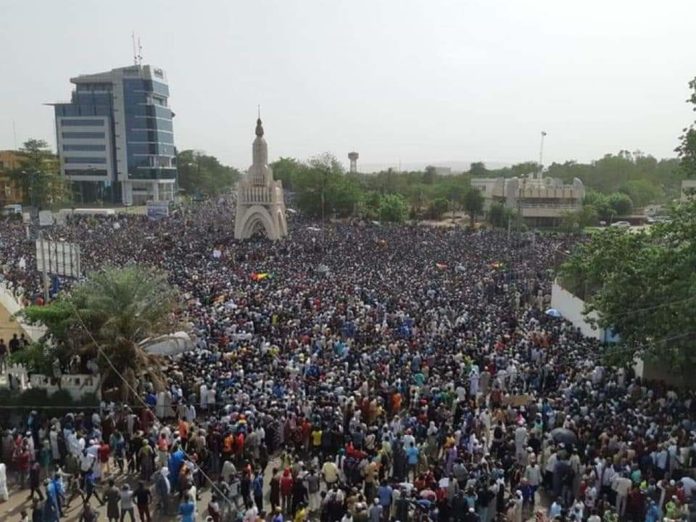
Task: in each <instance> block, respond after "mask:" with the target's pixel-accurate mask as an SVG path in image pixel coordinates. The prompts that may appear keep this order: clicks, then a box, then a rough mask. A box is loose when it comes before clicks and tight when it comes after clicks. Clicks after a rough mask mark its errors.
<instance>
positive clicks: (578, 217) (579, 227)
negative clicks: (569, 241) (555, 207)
mask: <svg viewBox="0 0 696 522" xmlns="http://www.w3.org/2000/svg"><path fill="white" fill-rule="evenodd" d="M598 223H599V216H598V215H597V210H596V209H595V208H594V207H593V206H592V205H584V206H583V207H582V209H581V210H579V211H577V212H566V213H565V214H564V215H563V218H562V219H561V229H562V230H563V231H564V232H566V233H569V234H580V233H582V231H583V229H584V228H585V227H591V226H595V225H597V224H598Z"/></svg>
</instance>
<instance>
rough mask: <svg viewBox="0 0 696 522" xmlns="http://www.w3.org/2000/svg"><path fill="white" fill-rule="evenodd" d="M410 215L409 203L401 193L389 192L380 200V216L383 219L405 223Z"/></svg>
mask: <svg viewBox="0 0 696 522" xmlns="http://www.w3.org/2000/svg"><path fill="white" fill-rule="evenodd" d="M407 216H408V205H407V204H406V201H404V198H403V197H402V196H401V195H400V194H387V195H385V196H382V198H381V199H380V202H379V218H380V219H381V220H382V221H388V222H392V223H403V222H404V220H405V219H406V217H407Z"/></svg>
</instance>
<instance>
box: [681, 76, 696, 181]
mask: <svg viewBox="0 0 696 522" xmlns="http://www.w3.org/2000/svg"><path fill="white" fill-rule="evenodd" d="M689 90H690V91H691V92H690V93H689V99H688V100H686V101H687V103H690V104H691V105H692V110H694V111H696V78H694V79H693V80H691V81H690V82H689ZM679 140H680V143H679V146H678V147H677V148H676V153H677V156H678V157H679V167H680V169H681V171H682V173H683V174H684V176H685V177H687V178H694V177H696V122H695V123H692V124H691V125H689V126H688V127H687V128H685V129H684V131H683V134H682V135H681V136H680V138H679Z"/></svg>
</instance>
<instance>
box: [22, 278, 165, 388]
mask: <svg viewBox="0 0 696 522" xmlns="http://www.w3.org/2000/svg"><path fill="white" fill-rule="evenodd" d="M176 297H177V293H176V291H175V290H174V289H173V288H172V287H171V286H170V285H169V283H168V282H167V279H166V276H165V275H164V274H163V273H160V272H156V271H154V270H151V269H147V268H143V267H139V266H137V265H131V266H127V267H125V268H113V267H109V268H104V269H102V270H100V271H98V272H93V273H91V274H90V275H89V276H88V277H87V279H86V280H85V281H84V282H83V283H81V284H79V285H78V286H76V287H75V288H74V289H73V290H72V291H71V292H70V293H69V294H67V295H65V296H62V297H60V298H59V299H58V300H56V301H54V302H53V303H51V304H50V305H48V306H44V307H30V308H28V309H27V310H26V316H27V317H28V318H29V319H30V320H31V321H39V322H43V323H44V324H45V325H46V326H47V328H48V331H49V333H50V335H51V336H52V337H53V338H54V340H55V341H57V342H58V344H63V345H65V346H66V347H67V348H66V350H65V351H64V354H65V356H72V355H74V354H79V355H81V356H83V357H87V358H88V359H92V358H95V357H96V358H97V361H98V365H99V370H100V373H101V377H102V390H107V389H113V388H117V389H119V390H120V395H121V398H122V399H123V400H127V399H129V398H133V396H134V395H135V394H136V393H137V390H138V384H139V382H141V381H142V380H149V381H150V382H152V384H153V385H154V387H155V389H158V390H161V389H162V388H163V387H164V383H165V379H164V374H163V372H162V369H161V361H160V360H159V358H158V357H156V356H152V355H149V354H148V353H147V352H146V351H145V350H144V349H143V348H142V347H141V346H140V345H139V343H140V342H141V341H143V340H145V339H147V338H149V337H154V336H157V335H162V334H165V333H171V332H172V331H174V329H175V328H174V326H175V324H174V320H173V314H172V312H173V311H174V308H175V305H176V301H177V300H176ZM124 381H125V382H124Z"/></svg>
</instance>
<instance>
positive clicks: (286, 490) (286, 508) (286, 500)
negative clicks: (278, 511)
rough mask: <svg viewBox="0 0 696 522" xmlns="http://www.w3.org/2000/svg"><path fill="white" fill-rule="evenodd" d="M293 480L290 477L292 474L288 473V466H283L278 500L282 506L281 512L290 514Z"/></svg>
mask: <svg viewBox="0 0 696 522" xmlns="http://www.w3.org/2000/svg"><path fill="white" fill-rule="evenodd" d="M294 482H295V481H294V480H293V479H292V474H291V473H290V468H285V471H283V476H282V477H281V478H280V502H281V506H282V508H283V513H285V514H286V515H290V514H291V513H290V506H291V503H292V490H293V486H294Z"/></svg>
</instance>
